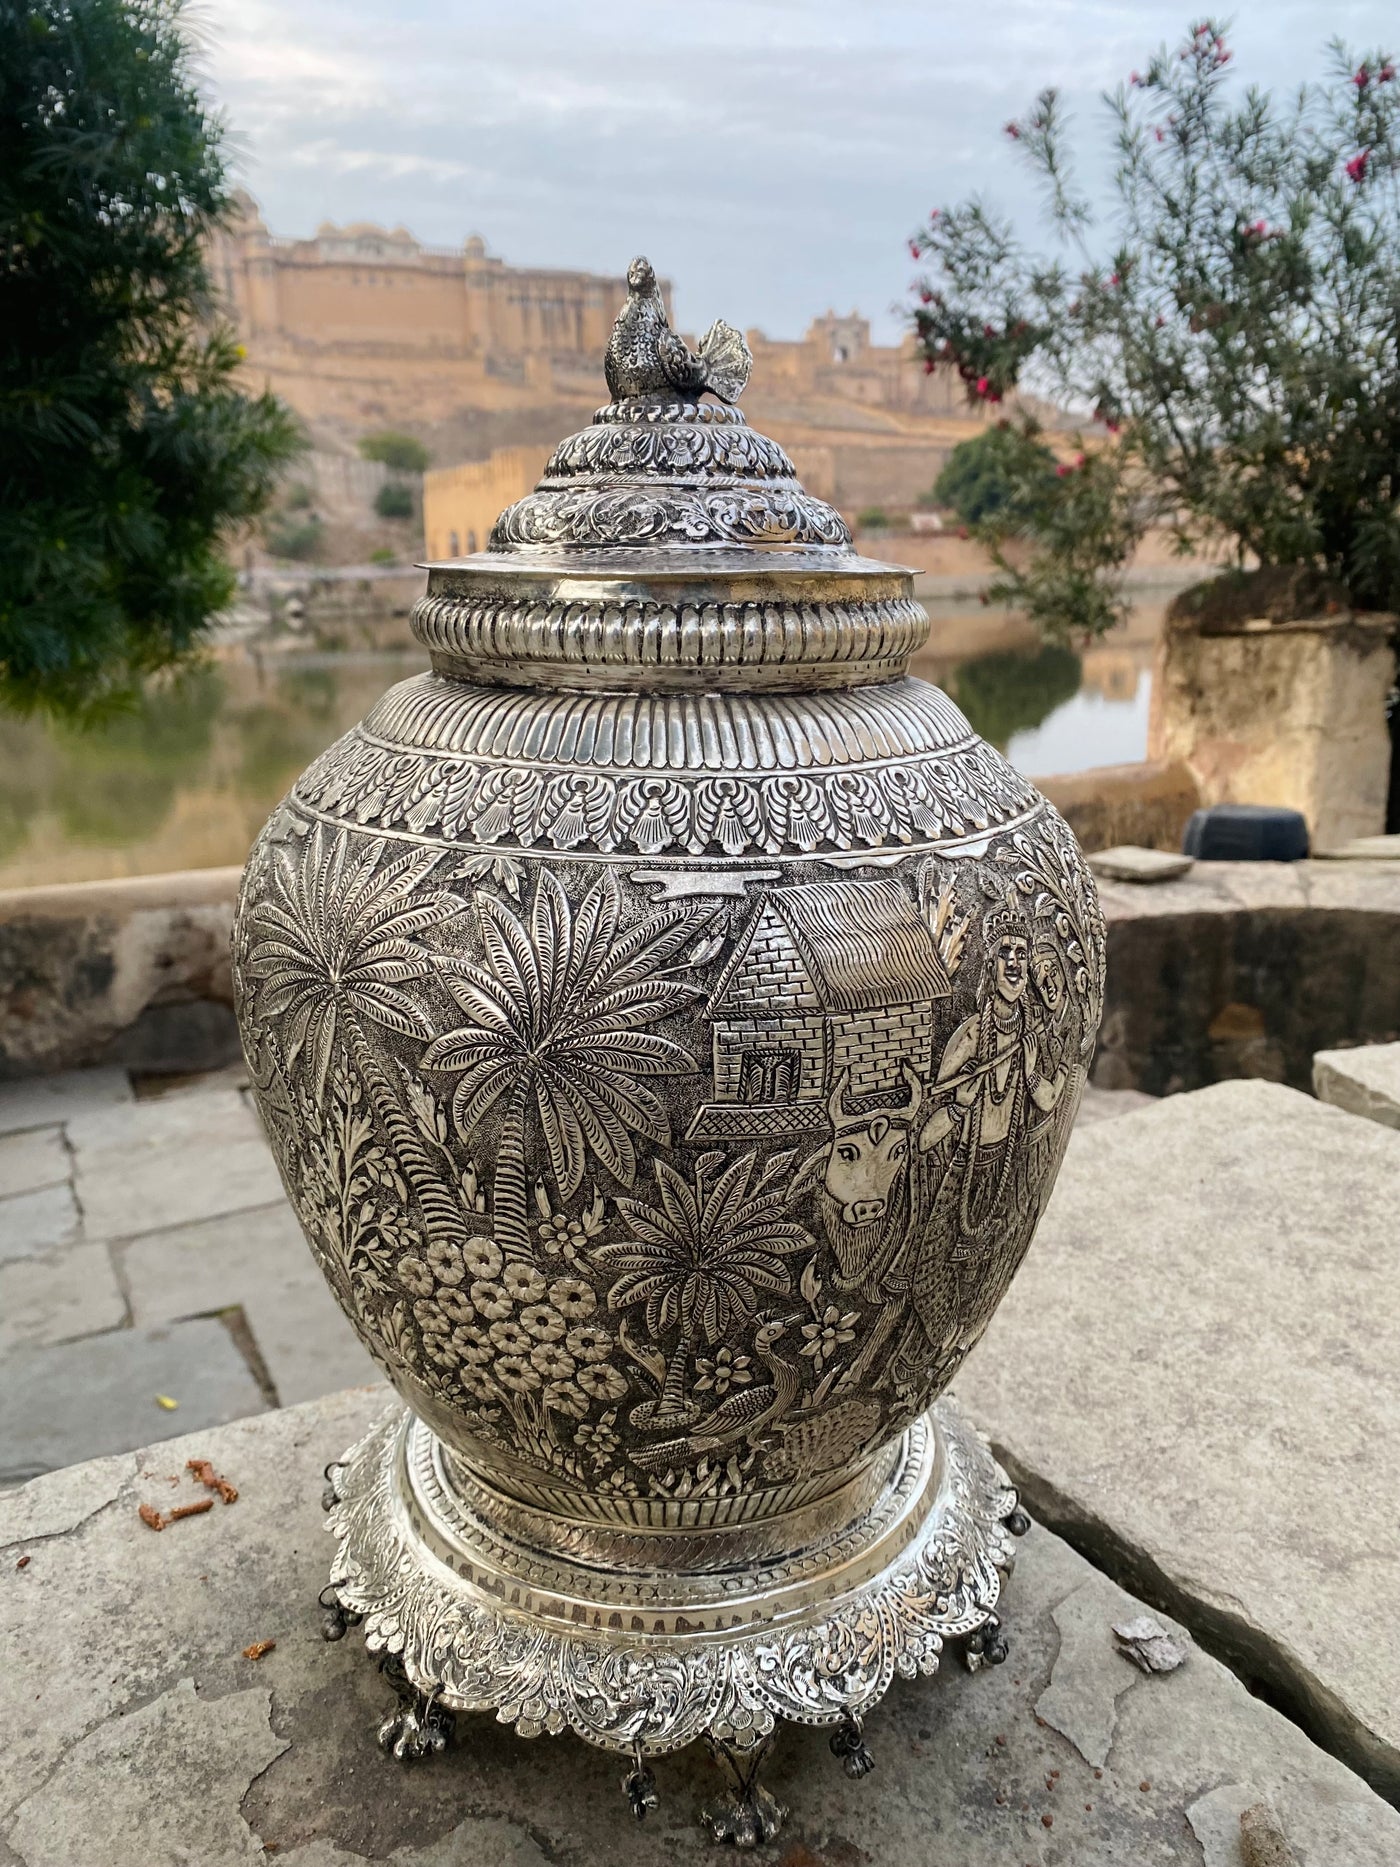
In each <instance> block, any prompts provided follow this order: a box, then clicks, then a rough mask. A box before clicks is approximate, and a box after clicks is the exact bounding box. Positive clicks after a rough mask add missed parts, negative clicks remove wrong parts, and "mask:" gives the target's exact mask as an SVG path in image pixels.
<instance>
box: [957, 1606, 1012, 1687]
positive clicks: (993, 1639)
mask: <svg viewBox="0 0 1400 1867" xmlns="http://www.w3.org/2000/svg"><path fill="white" fill-rule="evenodd" d="M1010 1651H1011V1647H1010V1643H1009V1642H1008V1641H1007V1638H1006V1635H1005V1634H1004V1633H1003V1632H1002V1627H1001V1622H1000V1621H999V1620H998V1619H997V1617H996V1615H995V1614H989V1615H988V1616H987V1618H986V1620H985V1621H983V1623H982V1625H981V1626H980V1627H979V1628H978V1629H977V1631H976V1633H975V1634H969V1635H968V1636H967V1639H966V1640H965V1641H964V1642H963V1650H962V1655H963V1665H964V1666H966V1668H967V1670H968V1671H969V1672H970V1673H975V1672H980V1671H981V1670H982V1668H983V1667H984V1666H1000V1665H1002V1664H1003V1663H1004V1662H1005V1660H1006V1656H1007V1655H1008V1654H1009V1653H1010Z"/></svg>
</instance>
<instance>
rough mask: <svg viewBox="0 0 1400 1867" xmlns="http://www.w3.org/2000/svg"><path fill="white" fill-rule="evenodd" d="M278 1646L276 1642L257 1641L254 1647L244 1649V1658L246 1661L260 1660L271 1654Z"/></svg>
mask: <svg viewBox="0 0 1400 1867" xmlns="http://www.w3.org/2000/svg"><path fill="white" fill-rule="evenodd" d="M276 1645H277V1642H276V1641H275V1640H255V1641H254V1642H253V1644H252V1646H250V1647H244V1649H243V1657H244V1659H245V1660H260V1659H261V1658H262V1657H263V1655H264V1654H266V1653H271V1651H272V1649H273V1648H274V1647H275V1646H276Z"/></svg>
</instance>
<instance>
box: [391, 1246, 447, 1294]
mask: <svg viewBox="0 0 1400 1867" xmlns="http://www.w3.org/2000/svg"><path fill="white" fill-rule="evenodd" d="M395 1269H396V1270H397V1271H398V1274H399V1282H400V1283H401V1284H402V1285H403V1287H404V1289H405V1290H407V1292H408V1294H409V1295H410V1296H414V1297H430V1296H431V1295H432V1294H433V1292H434V1290H436V1289H437V1283H436V1281H435V1280H434V1277H433V1273H432V1272H431V1271H430V1270H429V1269H428V1267H427V1265H426V1264H425V1263H424V1262H423V1260H422V1258H419V1257H415V1256H414V1255H413V1254H412V1253H411V1252H410V1253H409V1255H408V1256H407V1257H404V1258H400V1259H399V1261H398V1264H397V1265H396V1266H395Z"/></svg>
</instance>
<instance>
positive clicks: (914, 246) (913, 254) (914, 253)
mask: <svg viewBox="0 0 1400 1867" xmlns="http://www.w3.org/2000/svg"><path fill="white" fill-rule="evenodd" d="M909 257H910V258H911V259H921V258H922V257H923V255H922V254H921V253H920V251H919V242H918V241H917V240H911V241H910V242H909Z"/></svg>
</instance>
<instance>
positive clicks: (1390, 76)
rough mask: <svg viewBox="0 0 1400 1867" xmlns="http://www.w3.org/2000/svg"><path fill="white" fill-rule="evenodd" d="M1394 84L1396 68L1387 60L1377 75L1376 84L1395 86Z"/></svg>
mask: <svg viewBox="0 0 1400 1867" xmlns="http://www.w3.org/2000/svg"><path fill="white" fill-rule="evenodd" d="M1394 82H1395V67H1394V65H1392V64H1391V62H1390V60H1389V59H1387V60H1386V61H1385V63H1384V64H1383V65H1382V66H1381V68H1380V70H1379V71H1378V72H1377V73H1376V83H1377V84H1393V83H1394Z"/></svg>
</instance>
